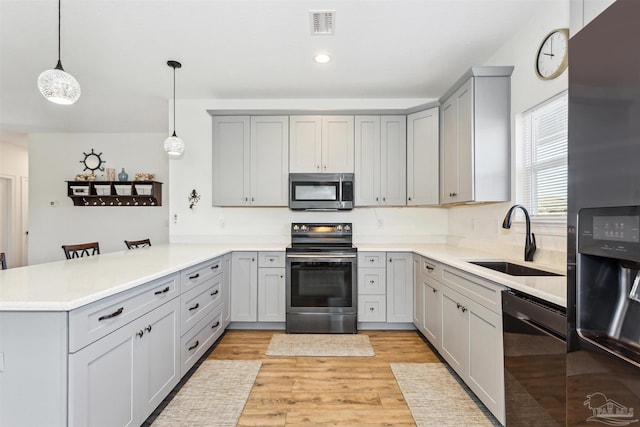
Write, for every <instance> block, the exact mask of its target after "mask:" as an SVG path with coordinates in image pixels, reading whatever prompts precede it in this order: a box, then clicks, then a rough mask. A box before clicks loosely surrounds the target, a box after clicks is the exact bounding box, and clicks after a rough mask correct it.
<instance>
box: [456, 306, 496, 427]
mask: <svg viewBox="0 0 640 427" xmlns="http://www.w3.org/2000/svg"><path fill="white" fill-rule="evenodd" d="M468 313H469V377H468V380H465V381H466V382H467V384H468V385H469V388H471V390H473V392H474V393H475V394H476V396H478V398H479V399H480V400H482V402H483V403H484V404H485V406H486V407H487V408H488V409H489V410H490V411H491V412H492V413H493V414H494V415H495V416H496V417H497V418H498V420H500V421H502V422H504V417H505V416H504V369H503V356H504V355H503V343H502V318H501V317H500V316H499V315H497V314H496V313H494V312H493V311H491V310H489V309H487V308H486V307H483V306H481V305H480V304H477V303H471V304H470V305H469V312H468Z"/></svg>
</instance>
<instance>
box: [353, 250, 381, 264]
mask: <svg viewBox="0 0 640 427" xmlns="http://www.w3.org/2000/svg"><path fill="white" fill-rule="evenodd" d="M386 257H387V253H386V252H358V266H360V267H385V266H386V265H387V264H386V262H385V261H386Z"/></svg>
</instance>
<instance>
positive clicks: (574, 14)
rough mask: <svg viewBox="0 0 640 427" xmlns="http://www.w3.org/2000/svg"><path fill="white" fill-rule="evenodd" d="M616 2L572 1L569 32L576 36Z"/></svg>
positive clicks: (607, 0)
mask: <svg viewBox="0 0 640 427" xmlns="http://www.w3.org/2000/svg"><path fill="white" fill-rule="evenodd" d="M614 1H615V0H570V2H569V11H570V12H569V30H570V34H571V37H573V36H575V35H576V34H577V33H578V32H579V31H580V30H582V29H583V28H584V27H585V26H586V25H587V24H589V22H591V21H593V20H594V19H595V18H596V17H597V16H598V15H600V14H601V13H602V12H604V10H605V9H607V8H608V7H609V6H611V5H612V4H613V2H614Z"/></svg>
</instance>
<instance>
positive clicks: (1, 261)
mask: <svg viewBox="0 0 640 427" xmlns="http://www.w3.org/2000/svg"><path fill="white" fill-rule="evenodd" d="M6 269H7V256H6V255H5V254H4V252H0V270H6Z"/></svg>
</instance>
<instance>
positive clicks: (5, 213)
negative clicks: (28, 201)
mask: <svg viewBox="0 0 640 427" xmlns="http://www.w3.org/2000/svg"><path fill="white" fill-rule="evenodd" d="M28 158H29V153H28V151H27V147H26V144H25V145H24V146H22V145H16V144H12V143H8V142H3V141H1V140H0V179H1V180H2V182H3V183H4V184H6V186H4V185H3V188H4V189H5V191H3V194H2V196H1V197H0V198H1V199H2V200H0V227H1V229H0V252H5V253H6V254H7V267H19V266H21V265H23V264H24V262H25V261H24V260H23V243H26V239H23V236H24V234H23V230H26V228H27V224H26V223H25V222H26V212H25V215H23V212H22V207H23V203H22V199H23V197H27V196H28V194H23V185H22V183H23V182H28V178H29V160H28Z"/></svg>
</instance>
